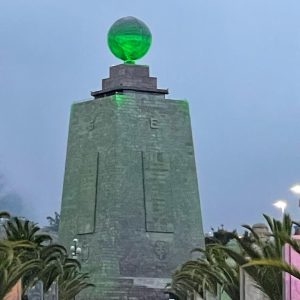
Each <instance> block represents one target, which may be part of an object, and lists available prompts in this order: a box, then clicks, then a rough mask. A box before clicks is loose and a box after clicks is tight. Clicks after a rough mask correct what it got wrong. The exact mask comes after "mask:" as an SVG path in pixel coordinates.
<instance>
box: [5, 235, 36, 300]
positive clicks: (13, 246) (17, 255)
mask: <svg viewBox="0 0 300 300" xmlns="http://www.w3.org/2000/svg"><path fill="white" fill-rule="evenodd" d="M28 251H31V252H36V246H35V245H34V244H32V243H31V242H27V241H13V242H12V241H7V240H2V241H0V299H3V298H4V296H5V295H6V294H7V293H8V292H9V291H10V290H11V289H12V288H13V287H14V286H15V285H16V284H17V282H18V281H19V280H20V279H21V278H22V277H23V276H24V275H25V274H27V273H28V272H32V271H35V270H39V269H40V267H41V260H40V259H38V258H34V259H30V260H25V259H24V258H25V257H26V256H27V252H28Z"/></svg>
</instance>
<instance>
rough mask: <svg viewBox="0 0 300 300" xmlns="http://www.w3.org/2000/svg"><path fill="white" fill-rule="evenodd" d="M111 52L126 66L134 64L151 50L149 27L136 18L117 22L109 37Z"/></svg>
mask: <svg viewBox="0 0 300 300" xmlns="http://www.w3.org/2000/svg"><path fill="white" fill-rule="evenodd" d="M107 41H108V46H109V48H110V50H111V52H112V53H113V54H114V55H115V56H116V57H118V58H120V59H122V60H123V61H124V62H125V63H126V64H134V63H135V60H137V59H139V58H141V57H143V56H144V55H145V54H146V53H147V52H148V50H149V48H150V46H151V42H152V35H151V32H150V30H149V28H148V27H147V25H146V24H145V23H144V22H142V21H141V20H139V19H137V18H134V17H125V18H121V19H119V20H117V21H116V22H115V23H114V24H113V25H112V26H111V28H110V29H109V31H108V35H107Z"/></svg>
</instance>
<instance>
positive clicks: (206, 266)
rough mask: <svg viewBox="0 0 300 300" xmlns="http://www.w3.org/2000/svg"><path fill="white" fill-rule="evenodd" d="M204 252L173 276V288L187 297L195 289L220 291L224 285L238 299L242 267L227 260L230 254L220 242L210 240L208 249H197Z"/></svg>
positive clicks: (171, 288)
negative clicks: (220, 246)
mask: <svg viewBox="0 0 300 300" xmlns="http://www.w3.org/2000/svg"><path fill="white" fill-rule="evenodd" d="M195 251H199V252H200V253H201V254H202V256H200V258H198V259H197V260H192V261H188V262H186V263H185V264H183V265H182V266H181V268H180V269H179V270H177V271H176V272H175V273H174V274H173V276H172V283H171V285H170V287H169V288H170V290H171V291H172V292H173V293H174V294H175V295H177V296H178V297H179V299H186V298H187V296H188V295H190V294H192V293H193V292H196V293H197V294H200V295H201V296H202V297H204V295H205V293H206V292H209V293H211V294H213V295H217V292H218V290H219V289H220V288H221V289H223V290H224V291H225V292H226V293H227V294H228V295H229V296H230V297H231V299H233V300H238V299H239V268H238V265H236V264H232V262H231V261H230V260H228V255H226V253H225V252H224V251H222V249H221V248H219V245H218V244H209V245H207V247H206V249H205V250H203V249H195Z"/></svg>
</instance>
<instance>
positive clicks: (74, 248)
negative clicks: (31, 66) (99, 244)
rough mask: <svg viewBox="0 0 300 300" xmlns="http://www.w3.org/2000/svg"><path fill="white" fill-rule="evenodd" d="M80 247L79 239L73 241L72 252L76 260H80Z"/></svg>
mask: <svg viewBox="0 0 300 300" xmlns="http://www.w3.org/2000/svg"><path fill="white" fill-rule="evenodd" d="M78 245H79V243H78V239H73V245H72V246H71V247H70V250H71V251H72V253H71V255H72V258H74V259H78V256H79V255H80V253H81V248H80V247H79V246H78Z"/></svg>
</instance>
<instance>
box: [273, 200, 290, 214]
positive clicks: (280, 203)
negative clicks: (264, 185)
mask: <svg viewBox="0 0 300 300" xmlns="http://www.w3.org/2000/svg"><path fill="white" fill-rule="evenodd" d="M273 205H274V206H275V207H277V208H280V209H281V211H282V213H284V210H285V208H286V206H287V203H286V201H284V200H278V201H276V202H275V203H273Z"/></svg>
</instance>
